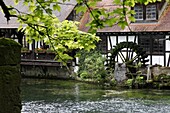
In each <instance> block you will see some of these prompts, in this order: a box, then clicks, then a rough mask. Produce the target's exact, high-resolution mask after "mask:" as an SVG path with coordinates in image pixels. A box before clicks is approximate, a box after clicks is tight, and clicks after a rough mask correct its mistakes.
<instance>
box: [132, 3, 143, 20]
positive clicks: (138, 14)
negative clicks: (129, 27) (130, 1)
mask: <svg viewBox="0 0 170 113" xmlns="http://www.w3.org/2000/svg"><path fill="white" fill-rule="evenodd" d="M134 11H135V12H136V14H135V19H136V20H143V6H142V5H137V6H135V7H134Z"/></svg>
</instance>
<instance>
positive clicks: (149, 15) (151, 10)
mask: <svg viewBox="0 0 170 113" xmlns="http://www.w3.org/2000/svg"><path fill="white" fill-rule="evenodd" d="M146 20H156V5H155V4H154V5H147V6H146Z"/></svg>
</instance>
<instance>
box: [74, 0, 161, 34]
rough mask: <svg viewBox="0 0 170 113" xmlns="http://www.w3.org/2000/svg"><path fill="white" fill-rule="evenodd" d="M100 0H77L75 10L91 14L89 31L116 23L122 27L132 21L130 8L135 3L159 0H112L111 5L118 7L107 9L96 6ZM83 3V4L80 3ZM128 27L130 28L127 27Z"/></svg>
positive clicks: (132, 12) (132, 13)
mask: <svg viewBox="0 0 170 113" xmlns="http://www.w3.org/2000/svg"><path fill="white" fill-rule="evenodd" d="M100 1H102V0H89V1H88V2H87V1H86V0H77V2H78V4H79V7H77V12H86V11H87V10H88V11H89V12H90V15H91V17H92V18H91V22H90V23H89V24H88V26H89V27H90V29H89V31H90V32H96V31H97V29H98V28H104V27H105V26H106V25H108V26H113V25H115V24H118V25H119V26H120V27H121V28H122V29H124V28H125V27H126V26H128V24H129V23H130V22H134V21H135V18H134V17H133V16H132V15H134V14H135V12H134V10H130V8H131V7H134V6H135V4H136V3H140V4H145V5H146V4H148V3H153V2H157V1H161V0H113V5H115V4H116V5H118V6H120V7H119V8H116V9H113V10H112V11H108V10H107V9H104V8H101V7H100V8H96V7H97V3H98V2H100ZM82 4H83V5H82ZM129 29H130V28H129Z"/></svg>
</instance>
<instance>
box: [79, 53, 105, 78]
mask: <svg viewBox="0 0 170 113" xmlns="http://www.w3.org/2000/svg"><path fill="white" fill-rule="evenodd" d="M80 54H81V56H80V58H79V70H78V74H79V77H80V78H82V79H92V80H93V81H103V80H104V79H105V78H106V76H107V72H106V70H105V66H104V62H105V58H104V57H103V56H102V54H101V53H100V52H98V51H90V52H85V51H81V53H80Z"/></svg>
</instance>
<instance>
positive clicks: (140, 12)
mask: <svg viewBox="0 0 170 113" xmlns="http://www.w3.org/2000/svg"><path fill="white" fill-rule="evenodd" d="M134 11H135V13H136V14H135V15H134V17H135V19H136V20H137V21H141V20H142V21H150V20H157V7H156V4H149V5H147V6H145V5H136V6H135V7H134Z"/></svg>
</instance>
